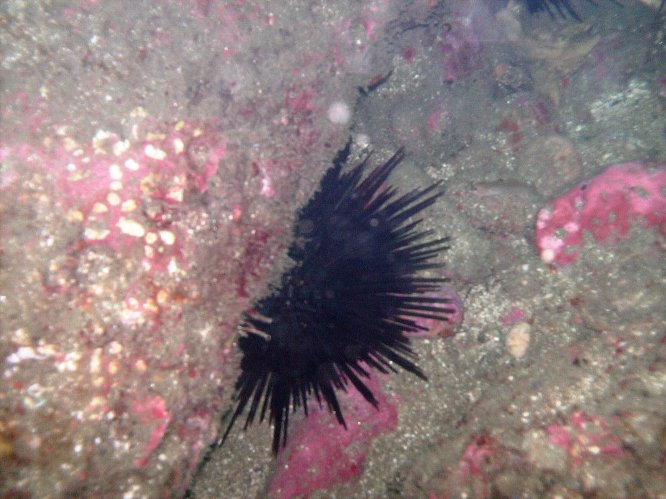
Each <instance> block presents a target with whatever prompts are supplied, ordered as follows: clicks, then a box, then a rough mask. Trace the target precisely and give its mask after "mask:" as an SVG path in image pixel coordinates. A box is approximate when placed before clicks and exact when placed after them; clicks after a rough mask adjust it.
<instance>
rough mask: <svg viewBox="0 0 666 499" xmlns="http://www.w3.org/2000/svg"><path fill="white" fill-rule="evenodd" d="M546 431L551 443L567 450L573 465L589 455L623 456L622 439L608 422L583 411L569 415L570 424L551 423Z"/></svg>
mask: <svg viewBox="0 0 666 499" xmlns="http://www.w3.org/2000/svg"><path fill="white" fill-rule="evenodd" d="M546 433H547V434H548V440H549V441H550V443H551V444H553V445H556V446H558V447H562V448H564V449H566V450H567V453H568V454H569V458H570V464H571V466H576V465H579V464H581V463H582V462H583V461H584V460H585V458H586V457H588V456H621V455H622V454H623V450H622V441H621V440H620V438H619V437H617V436H616V435H615V434H613V433H612V431H611V430H610V429H609V427H608V425H607V424H606V422H605V421H604V420H603V419H601V418H599V417H595V416H590V415H589V414H586V413H585V412H582V411H576V412H574V413H573V414H571V416H570V417H569V424H567V425H560V424H551V425H550V426H548V428H547V430H546Z"/></svg>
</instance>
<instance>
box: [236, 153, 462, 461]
mask: <svg viewBox="0 0 666 499" xmlns="http://www.w3.org/2000/svg"><path fill="white" fill-rule="evenodd" d="M348 148H349V146H347V149H346V150H345V152H342V153H341V154H339V155H338V158H337V159H336V161H335V163H334V166H333V167H332V168H331V169H330V170H329V171H328V172H327V173H326V175H325V176H324V178H323V180H322V181H321V185H320V189H319V191H318V192H317V193H316V194H315V195H314V197H313V198H312V199H311V200H310V202H309V203H308V204H307V205H305V206H304V207H303V209H302V210H301V212H300V214H299V217H298V221H297V224H296V228H295V231H294V232H295V234H294V236H295V237H294V242H293V244H292V245H291V247H290V248H289V256H290V257H291V259H292V260H293V261H294V266H293V267H292V268H291V269H290V270H288V271H287V272H286V273H285V274H284V275H283V276H282V280H281V283H280V287H279V289H277V290H276V291H275V292H274V293H273V294H271V295H270V296H268V297H267V298H264V299H262V300H261V301H259V302H258V303H257V304H256V305H255V307H254V309H253V311H252V312H251V313H248V314H247V315H246V317H245V320H244V324H243V325H242V331H243V334H242V335H241V337H240V339H239V342H238V343H239V346H240V349H241V351H242V353H243V358H242V361H241V374H240V376H239V378H238V380H237V382H236V394H235V400H236V403H237V405H236V409H235V410H234V412H233V415H232V416H231V421H230V423H229V426H228V427H227V430H226V432H225V434H224V437H223V441H224V440H225V439H226V438H227V436H228V434H229V431H230V430H231V427H232V426H233V424H234V422H235V421H236V419H237V418H238V416H239V415H240V414H241V413H242V412H243V410H244V409H245V407H246V406H247V405H248V403H249V406H250V407H249V411H248V414H247V419H246V422H245V428H247V426H248V425H249V424H250V423H252V422H253V421H254V418H255V417H256V416H257V412H258V411H260V412H259V419H260V420H261V421H263V419H264V416H265V415H266V413H268V414H269V421H270V422H271V423H272V424H273V425H274V433H273V452H275V453H277V451H278V448H279V447H280V443H282V445H284V444H285V441H286V438H287V427H288V423H289V410H290V407H291V408H292V409H293V410H294V411H295V410H296V409H297V408H298V407H301V406H302V407H303V409H304V410H305V414H306V415H307V413H308V399H310V398H311V397H312V396H313V395H314V398H315V399H316V401H317V402H318V403H319V404H320V405H321V404H322V399H323V401H325V402H326V405H327V406H328V409H329V411H331V412H333V413H334V414H335V417H336V419H337V420H338V422H339V423H340V424H341V425H343V426H345V427H346V423H345V419H344V417H343V415H342V411H341V409H340V404H339V403H338V399H337V396H336V390H346V388H347V386H348V383H349V382H351V384H352V385H354V387H356V389H357V390H358V391H359V392H360V393H361V394H362V395H363V397H364V398H365V399H366V400H367V401H368V402H369V403H371V404H372V405H374V406H375V407H377V406H378V403H377V399H376V398H375V396H374V395H373V393H372V392H371V391H370V389H369V388H368V387H367V385H366V384H365V382H364V379H363V378H368V377H369V370H368V368H369V367H370V368H374V369H377V370H378V371H381V372H383V373H387V372H388V371H394V372H395V368H394V367H393V365H392V363H393V364H395V365H397V366H400V367H402V368H403V369H405V370H407V371H409V372H411V373H413V374H415V375H417V376H419V377H420V378H424V379H425V375H424V374H423V372H421V370H420V369H419V368H418V367H417V366H416V365H415V364H414V362H413V359H414V357H415V354H414V353H413V352H412V350H411V348H410V346H409V338H408V336H407V335H408V334H409V333H412V332H418V331H422V330H425V329H426V328H425V327H424V326H422V325H421V324H420V323H419V322H418V320H419V319H436V320H442V321H445V320H447V316H448V315H449V314H450V313H452V312H453V309H451V308H450V307H447V303H449V300H447V299H445V298H439V297H436V296H432V293H434V292H435V291H437V289H438V288H439V285H440V284H441V283H442V282H444V281H445V280H446V279H443V278H439V277H435V278H428V277H422V276H419V275H418V274H419V273H420V272H421V271H423V270H428V269H435V268H440V267H442V264H441V263H437V262H436V261H435V259H436V257H437V256H438V255H439V253H440V252H441V251H443V250H446V249H447V248H448V246H447V241H448V238H441V239H437V238H433V237H432V235H433V232H432V231H430V230H423V229H420V228H419V225H420V224H421V221H422V220H421V219H418V220H411V218H412V217H413V216H415V215H417V214H419V213H420V212H421V211H422V210H424V209H425V208H427V207H429V206H430V205H432V204H433V203H434V202H435V200H436V199H437V198H438V197H439V196H440V195H441V192H439V191H438V186H437V184H435V185H432V186H430V187H428V188H426V189H422V190H413V191H411V192H408V193H406V194H402V195H399V194H398V191H397V189H396V188H395V187H391V186H386V185H385V182H386V180H387V179H388V177H389V175H390V174H391V172H392V171H393V169H394V168H395V167H396V166H397V165H398V164H399V163H400V162H401V161H402V159H403V158H404V152H403V150H402V149H401V150H399V151H398V152H397V153H396V154H395V155H394V156H393V157H392V158H391V159H389V160H388V161H387V162H386V163H385V164H383V165H381V166H378V167H376V168H375V169H373V170H372V171H371V172H370V174H369V175H367V177H365V178H364V175H363V173H364V170H365V167H366V165H367V163H368V158H366V159H365V161H363V162H362V163H361V164H359V165H358V166H356V167H354V168H352V169H351V170H350V171H348V172H345V173H343V172H342V167H343V163H344V161H345V160H346V156H347V155H348ZM260 406H261V408H260Z"/></svg>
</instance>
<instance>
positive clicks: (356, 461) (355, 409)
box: [269, 375, 398, 499]
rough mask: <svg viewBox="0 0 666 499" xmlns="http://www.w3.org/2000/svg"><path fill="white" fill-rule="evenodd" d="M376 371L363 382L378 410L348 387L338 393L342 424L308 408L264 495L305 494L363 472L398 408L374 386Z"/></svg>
mask: <svg viewBox="0 0 666 499" xmlns="http://www.w3.org/2000/svg"><path fill="white" fill-rule="evenodd" d="M378 376H379V375H373V377H372V378H370V380H369V381H368V383H367V384H368V387H369V388H370V389H371V390H372V391H373V393H375V394H376V396H377V400H378V402H379V409H375V408H374V407H373V406H372V405H370V404H369V403H368V402H367V401H366V400H365V399H364V398H363V396H362V395H361V394H360V393H359V392H358V391H357V390H356V389H355V388H353V387H351V386H350V388H349V389H348V390H347V393H346V394H345V393H341V394H340V402H341V404H342V406H343V408H344V414H345V420H346V422H347V429H345V428H344V427H343V426H341V425H339V424H338V423H337V421H336V420H335V417H334V416H333V415H331V414H330V413H329V412H328V411H327V410H326V409H325V408H324V409H320V408H319V407H318V406H316V405H315V407H311V408H310V415H309V417H307V418H306V419H304V420H303V421H302V422H300V423H299V424H297V426H296V428H295V429H294V431H293V433H292V434H291V436H290V438H289V440H288V441H287V447H286V448H285V449H284V450H282V451H281V452H280V454H278V458H277V465H276V472H275V475H274V476H273V479H272V481H271V483H270V486H269V497H273V498H280V499H282V498H287V497H307V496H309V495H310V494H312V493H313V492H315V491H317V490H321V489H326V488H329V487H332V486H334V485H339V484H343V483H347V482H352V481H353V480H355V479H357V478H358V477H359V476H360V475H361V474H362V473H363V470H364V468H365V460H366V457H367V453H368V450H369V448H370V445H371V443H372V442H373V440H375V438H377V437H378V436H379V435H381V434H382V433H385V432H391V431H394V430H395V428H396V426H397V422H398V415H397V408H396V406H395V405H394V402H392V401H391V400H389V399H388V398H387V397H385V396H384V395H382V393H381V390H379V387H378V385H379V382H378Z"/></svg>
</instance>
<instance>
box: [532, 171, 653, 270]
mask: <svg viewBox="0 0 666 499" xmlns="http://www.w3.org/2000/svg"><path fill="white" fill-rule="evenodd" d="M636 223H643V224H645V225H646V226H649V227H654V228H655V230H657V231H659V232H660V233H661V234H662V235H665V234H666V165H665V164H661V165H659V166H658V167H656V168H650V167H648V166H647V165H645V164H643V163H623V164H619V165H614V166H611V167H610V168H608V169H607V170H606V171H604V172H603V173H601V174H600V175H597V176H596V177H594V178H592V179H591V180H588V181H586V182H583V183H581V184H579V185H578V186H576V187H575V188H573V189H572V190H571V191H569V192H568V193H566V194H564V195H563V196H560V197H559V198H557V199H555V200H554V201H553V202H551V204H550V205H549V206H547V207H546V208H544V209H542V210H541V211H540V212H539V215H538V218H537V223H536V245H537V247H538V249H539V252H540V256H541V259H542V260H543V261H544V262H546V263H553V264H556V265H559V266H565V265H568V264H571V263H573V262H575V261H576V260H577V259H578V257H579V256H580V250H581V246H582V245H583V242H584V234H585V233H586V232H587V233H589V234H590V235H591V236H592V237H593V238H594V240H595V241H596V242H598V243H604V242H613V241H617V240H619V239H622V238H625V237H627V235H628V233H629V229H630V228H631V226H632V224H636Z"/></svg>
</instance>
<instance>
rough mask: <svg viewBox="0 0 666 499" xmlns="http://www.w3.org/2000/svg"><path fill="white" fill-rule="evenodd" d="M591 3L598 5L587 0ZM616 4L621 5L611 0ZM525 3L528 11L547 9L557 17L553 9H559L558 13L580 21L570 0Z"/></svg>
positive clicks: (528, 0)
mask: <svg viewBox="0 0 666 499" xmlns="http://www.w3.org/2000/svg"><path fill="white" fill-rule="evenodd" d="M587 1H588V2H589V3H591V4H592V5H597V3H596V2H595V1H594V0H587ZM611 1H612V2H613V3H614V4H616V5H621V4H620V3H619V2H618V1H617V0H611ZM525 3H527V11H528V12H529V13H530V14H534V13H536V12H541V11H544V10H545V11H546V12H548V14H550V16H551V17H555V15H554V13H553V11H557V13H558V14H559V15H560V16H561V17H562V18H566V17H567V16H569V17H572V18H574V19H576V20H577V21H580V20H581V19H580V17H579V16H578V13H577V12H576V10H575V9H574V7H573V5H572V4H571V2H570V1H569V0H525Z"/></svg>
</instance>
